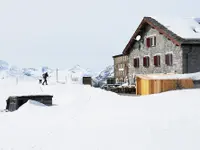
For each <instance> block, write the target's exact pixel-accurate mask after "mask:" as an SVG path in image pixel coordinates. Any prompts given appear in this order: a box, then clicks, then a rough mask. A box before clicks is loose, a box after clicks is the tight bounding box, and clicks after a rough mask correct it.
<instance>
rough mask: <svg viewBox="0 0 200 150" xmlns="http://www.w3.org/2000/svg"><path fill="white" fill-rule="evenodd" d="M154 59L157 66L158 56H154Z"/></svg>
mask: <svg viewBox="0 0 200 150" xmlns="http://www.w3.org/2000/svg"><path fill="white" fill-rule="evenodd" d="M153 59H154V65H155V66H157V56H154V57H153Z"/></svg>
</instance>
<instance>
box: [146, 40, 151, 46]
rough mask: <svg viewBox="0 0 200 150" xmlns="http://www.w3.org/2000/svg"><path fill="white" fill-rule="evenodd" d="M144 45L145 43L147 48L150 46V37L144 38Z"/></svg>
mask: <svg viewBox="0 0 200 150" xmlns="http://www.w3.org/2000/svg"><path fill="white" fill-rule="evenodd" d="M146 45H147V47H148V48H149V47H150V38H147V39H146Z"/></svg>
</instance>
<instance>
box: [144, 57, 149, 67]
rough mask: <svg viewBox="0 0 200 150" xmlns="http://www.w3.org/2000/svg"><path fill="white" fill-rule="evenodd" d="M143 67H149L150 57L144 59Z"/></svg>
mask: <svg viewBox="0 0 200 150" xmlns="http://www.w3.org/2000/svg"><path fill="white" fill-rule="evenodd" d="M143 66H144V67H149V56H145V57H143Z"/></svg>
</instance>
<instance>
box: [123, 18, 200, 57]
mask: <svg viewBox="0 0 200 150" xmlns="http://www.w3.org/2000/svg"><path fill="white" fill-rule="evenodd" d="M161 20H162V19H161ZM163 20H164V19H163ZM183 20H184V19H183ZM165 21H166V20H165ZM165 21H160V22H158V21H157V20H156V19H154V18H152V17H144V18H143V20H142V22H141V23H140V25H139V26H138V28H137V30H136V31H135V33H134V34H133V36H132V37H131V39H130V41H129V42H128V44H127V45H126V47H125V49H124V51H123V54H128V53H129V51H130V50H131V48H132V47H133V45H134V43H135V42H136V40H135V39H136V37H137V35H139V34H140V32H141V31H142V29H143V28H144V27H145V26H146V25H150V26H151V27H152V28H154V29H156V30H157V31H158V32H159V33H160V34H163V35H164V36H165V37H167V38H168V39H169V40H171V41H172V42H173V43H174V44H175V45H178V46H180V45H181V44H200V25H199V23H198V22H197V21H195V19H192V20H189V19H188V20H187V19H185V20H184V21H182V22H181V21H180V20H174V22H172V24H173V25H171V26H170V22H168V24H166V22H167V21H166V22H165ZM161 22H163V24H162V23H161ZM175 23H177V24H176V25H175ZM178 24H179V26H178ZM187 25H188V26H187ZM182 26H184V27H185V28H182ZM186 26H187V28H186ZM178 29H179V30H178ZM180 29H182V31H187V32H182V31H181V30H180ZM194 30H195V31H196V30H197V31H196V32H195V31H194ZM177 33H178V34H177ZM181 33H183V34H181ZM179 34H180V35H179Z"/></svg>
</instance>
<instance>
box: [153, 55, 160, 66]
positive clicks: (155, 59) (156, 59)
mask: <svg viewBox="0 0 200 150" xmlns="http://www.w3.org/2000/svg"><path fill="white" fill-rule="evenodd" d="M154 65H155V67H160V56H159V55H156V56H154Z"/></svg>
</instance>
